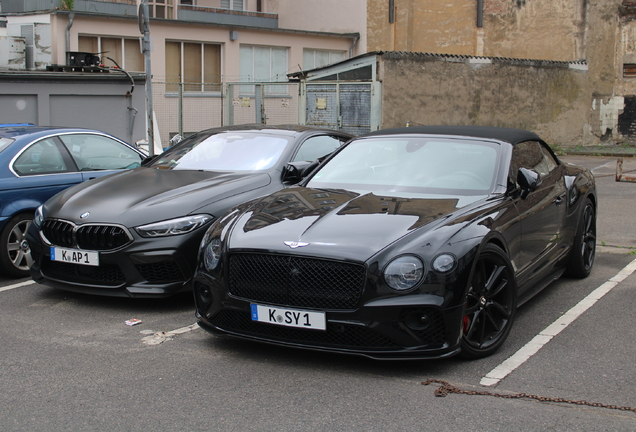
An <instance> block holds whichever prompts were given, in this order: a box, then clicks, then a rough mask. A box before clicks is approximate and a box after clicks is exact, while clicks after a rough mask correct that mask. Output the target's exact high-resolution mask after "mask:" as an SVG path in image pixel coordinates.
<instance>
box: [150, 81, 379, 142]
mask: <svg viewBox="0 0 636 432" xmlns="http://www.w3.org/2000/svg"><path fill="white" fill-rule="evenodd" d="M372 94H373V88H372V84H370V83H359V82H333V81H332V82H323V83H311V84H306V85H301V84H300V83H288V82H283V83H281V82H276V83H263V82H261V83H244V82H241V83H223V84H218V83H167V82H153V83H152V101H153V110H154V112H155V116H156V129H158V130H159V137H160V139H161V143H162V145H163V147H167V146H168V142H169V141H170V139H171V138H172V137H173V136H175V135H177V134H179V135H181V136H182V137H186V136H188V135H190V134H192V133H194V132H198V131H200V130H203V129H208V128H212V127H218V126H229V125H238V124H247V123H259V124H275V125H278V124H307V125H313V126H318V127H324V128H329V129H337V130H342V131H345V132H349V133H352V134H354V135H359V134H362V133H365V132H369V131H370V130H371V129H373V128H374V123H373V121H372V112H373V111H374V110H375V109H377V107H376V108H374V107H375V106H376V105H377V103H376V102H374V101H373V96H372ZM376 122H377V121H376Z"/></svg>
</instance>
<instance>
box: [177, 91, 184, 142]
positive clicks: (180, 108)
mask: <svg viewBox="0 0 636 432" xmlns="http://www.w3.org/2000/svg"><path fill="white" fill-rule="evenodd" d="M178 111H179V113H178V115H179V135H181V136H182V137H183V83H182V82H180V83H179V110H178Z"/></svg>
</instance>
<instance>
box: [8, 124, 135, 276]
mask: <svg viewBox="0 0 636 432" xmlns="http://www.w3.org/2000/svg"><path fill="white" fill-rule="evenodd" d="M145 157H146V154H145V153H144V152H142V151H141V150H139V149H137V148H136V147H134V146H132V145H129V144H127V143H126V142H124V141H122V140H120V139H118V138H116V137H114V136H112V135H109V134H107V133H105V132H100V131H97V130H91V129H81V128H63V127H41V126H34V125H30V124H12V125H0V272H2V273H3V274H4V275H6V276H11V277H27V276H28V275H29V267H30V265H31V262H32V259H31V251H30V249H29V245H28V243H27V241H26V239H25V234H26V232H27V229H28V227H29V225H30V223H31V221H32V220H33V215H34V212H35V209H36V208H37V207H38V206H39V205H40V204H42V203H44V202H45V201H46V200H48V199H49V198H51V197H52V196H53V195H55V194H56V193H58V192H60V191H61V190H63V189H66V188H68V187H70V186H72V185H74V184H77V183H81V182H83V181H86V180H91V179H94V178H97V177H101V176H104V175H107V174H111V173H113V172H115V171H119V170H122V169H131V168H136V167H139V166H140V165H141V163H142V161H143V160H144V158H145Z"/></svg>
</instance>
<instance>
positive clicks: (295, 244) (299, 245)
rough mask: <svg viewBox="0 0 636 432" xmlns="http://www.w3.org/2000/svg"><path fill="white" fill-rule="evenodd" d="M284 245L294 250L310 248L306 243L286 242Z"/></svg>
mask: <svg viewBox="0 0 636 432" xmlns="http://www.w3.org/2000/svg"><path fill="white" fill-rule="evenodd" d="M283 243H285V245H286V246H289V247H290V248H292V249H296V248H299V247H303V246H309V243H305V242H295V241H286V242H283Z"/></svg>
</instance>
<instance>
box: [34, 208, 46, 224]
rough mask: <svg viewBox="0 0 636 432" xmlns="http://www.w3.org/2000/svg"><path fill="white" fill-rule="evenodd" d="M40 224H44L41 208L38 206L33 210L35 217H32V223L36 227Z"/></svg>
mask: <svg viewBox="0 0 636 432" xmlns="http://www.w3.org/2000/svg"><path fill="white" fill-rule="evenodd" d="M42 222H44V215H43V214H42V206H39V207H38V208H37V209H35V216H34V217H33V223H34V224H35V226H36V227H38V228H39V227H41V226H42Z"/></svg>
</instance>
